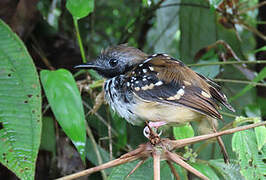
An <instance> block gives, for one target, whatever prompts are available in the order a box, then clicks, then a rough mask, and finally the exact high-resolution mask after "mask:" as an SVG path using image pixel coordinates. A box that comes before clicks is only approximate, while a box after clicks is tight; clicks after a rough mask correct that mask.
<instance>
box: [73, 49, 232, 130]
mask: <svg viewBox="0 0 266 180" xmlns="http://www.w3.org/2000/svg"><path fill="white" fill-rule="evenodd" d="M77 67H78V68H92V69H95V70H96V71H97V72H98V73H99V74H101V75H102V76H104V77H106V78H107V80H106V82H105V85H104V91H105V99H106V100H107V102H108V103H109V104H110V106H111V107H112V108H113V109H114V110H115V111H117V112H118V113H119V114H120V116H122V117H123V118H125V119H126V120H127V121H129V122H130V123H132V124H134V125H137V124H140V123H142V122H143V121H145V120H148V121H165V122H167V123H176V124H184V123H186V122H190V121H199V122H200V121H202V120H205V119H222V116H221V115H220V113H219V111H218V110H217V109H218V108H219V103H221V104H223V105H225V107H227V108H228V109H230V110H232V111H234V109H233V108H232V107H231V106H230V105H229V104H228V102H227V98H226V96H225V95H224V94H223V93H222V92H221V91H220V89H219V86H218V85H217V84H216V83H214V82H213V81H211V80H210V79H208V78H206V77H204V76H202V75H200V74H197V73H195V72H194V71H192V70H191V69H190V68H188V67H187V66H185V65H184V64H183V63H182V62H181V61H178V60H176V59H174V58H172V57H170V56H168V55H167V54H153V55H151V56H148V55H146V54H145V53H143V52H142V51H140V50H139V49H136V48H133V47H129V46H127V45H119V46H114V47H110V48H108V49H106V50H104V51H103V52H102V53H101V55H100V56H99V57H98V58H97V59H96V61H94V62H91V63H88V64H84V65H79V66H77Z"/></svg>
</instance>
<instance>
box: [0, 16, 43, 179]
mask: <svg viewBox="0 0 266 180" xmlns="http://www.w3.org/2000/svg"><path fill="white" fill-rule="evenodd" d="M0 39H1V40H0V162H1V163H2V164H3V165H4V166H6V167H7V168H8V169H10V170H11V171H13V172H14V173H15V174H16V176H17V177H18V178H20V179H34V173H35V162H36V158H37V154H38V150H39V146H40V138H41V126H42V121H41V88H40V83H39V78H38V74H37V71H36V68H35V66H34V64H33V61H32V59H31V57H30V55H29V53H28V51H27V49H26V48H25V46H24V44H23V42H22V41H21V40H20V39H19V37H18V36H17V35H16V34H15V33H13V32H12V31H11V29H10V28H9V27H8V26H7V25H6V24H5V23H4V22H3V21H1V20H0Z"/></svg>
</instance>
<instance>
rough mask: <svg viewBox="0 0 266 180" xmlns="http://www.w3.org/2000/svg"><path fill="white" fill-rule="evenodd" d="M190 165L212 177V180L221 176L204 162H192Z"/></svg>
mask: <svg viewBox="0 0 266 180" xmlns="http://www.w3.org/2000/svg"><path fill="white" fill-rule="evenodd" d="M190 165H191V166H193V167H194V168H195V169H197V170H198V171H199V172H201V173H202V174H204V175H205V176H207V177H208V178H210V179H211V180H216V179H217V180H219V177H218V176H217V175H216V173H215V172H214V170H213V169H212V168H211V167H210V166H208V165H206V164H203V163H190Z"/></svg>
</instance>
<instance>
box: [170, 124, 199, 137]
mask: <svg viewBox="0 0 266 180" xmlns="http://www.w3.org/2000/svg"><path fill="white" fill-rule="evenodd" d="M173 133H174V137H175V139H176V140H178V139H185V138H190V137H194V130H193V128H192V126H191V125H190V124H189V123H188V124H186V125H183V126H179V127H173Z"/></svg>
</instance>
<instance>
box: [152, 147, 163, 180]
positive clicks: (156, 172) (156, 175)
mask: <svg viewBox="0 0 266 180" xmlns="http://www.w3.org/2000/svg"><path fill="white" fill-rule="evenodd" d="M152 156H153V179H154V180H160V174H161V173H160V170H161V169H160V160H161V153H160V150H157V149H156V148H155V151H154V152H153V153H152Z"/></svg>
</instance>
